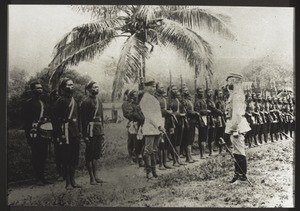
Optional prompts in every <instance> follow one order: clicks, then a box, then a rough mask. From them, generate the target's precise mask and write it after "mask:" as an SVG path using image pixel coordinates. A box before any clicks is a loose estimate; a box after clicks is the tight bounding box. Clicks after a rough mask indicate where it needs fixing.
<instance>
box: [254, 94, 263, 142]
mask: <svg viewBox="0 0 300 211" xmlns="http://www.w3.org/2000/svg"><path fill="white" fill-rule="evenodd" d="M253 101H254V111H253V115H254V117H255V122H256V131H255V132H256V133H255V135H256V137H258V142H257V145H261V144H262V139H261V138H262V126H263V119H262V116H261V115H260V100H259V99H258V95H257V96H256V97H255V98H254V99H253ZM254 140H255V139H254Z"/></svg>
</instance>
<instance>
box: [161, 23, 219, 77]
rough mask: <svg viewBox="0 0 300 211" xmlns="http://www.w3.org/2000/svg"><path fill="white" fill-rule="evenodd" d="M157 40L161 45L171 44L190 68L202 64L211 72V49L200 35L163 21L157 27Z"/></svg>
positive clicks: (176, 24)
mask: <svg viewBox="0 0 300 211" xmlns="http://www.w3.org/2000/svg"><path fill="white" fill-rule="evenodd" d="M155 30H156V31H157V32H158V34H159V35H160V36H159V40H160V41H161V42H162V44H164V45H167V44H169V43H170V44H172V46H174V47H176V48H177V50H178V51H179V52H181V53H182V54H183V56H184V58H185V59H186V60H187V61H188V63H189V64H190V66H192V67H194V66H195V65H197V64H204V65H205V66H206V67H207V70H208V71H210V72H211V68H212V65H213V60H212V49H211V46H210V45H209V43H208V42H206V41H205V40H204V39H203V38H202V37H201V36H200V35H198V34H197V33H195V32H194V31H193V30H191V29H189V28H186V27H184V26H182V25H181V24H179V23H177V22H175V21H171V20H167V19H163V20H162V24H161V25H160V26H157V27H156V28H155Z"/></svg>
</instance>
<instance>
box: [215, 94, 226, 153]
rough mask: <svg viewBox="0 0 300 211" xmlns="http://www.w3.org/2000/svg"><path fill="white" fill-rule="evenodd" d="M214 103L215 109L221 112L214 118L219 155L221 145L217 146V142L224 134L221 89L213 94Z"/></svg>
mask: <svg viewBox="0 0 300 211" xmlns="http://www.w3.org/2000/svg"><path fill="white" fill-rule="evenodd" d="M215 103H216V108H217V109H218V110H219V111H221V112H222V114H220V113H219V114H218V116H217V118H216V139H215V140H216V141H217V144H218V146H219V153H221V152H222V145H220V144H219V142H218V140H219V139H220V138H224V133H225V101H224V96H223V91H222V90H221V89H219V90H216V92H215Z"/></svg>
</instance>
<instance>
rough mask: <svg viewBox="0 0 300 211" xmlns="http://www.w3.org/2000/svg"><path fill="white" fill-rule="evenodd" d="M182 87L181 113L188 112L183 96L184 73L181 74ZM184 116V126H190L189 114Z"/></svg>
mask: <svg viewBox="0 0 300 211" xmlns="http://www.w3.org/2000/svg"><path fill="white" fill-rule="evenodd" d="M180 87H181V104H182V106H181V109H180V113H184V114H186V113H187V110H186V108H185V105H184V97H183V82H182V75H180ZM182 118H183V127H184V126H185V125H186V127H189V123H188V120H187V116H186V115H185V116H184V117H182Z"/></svg>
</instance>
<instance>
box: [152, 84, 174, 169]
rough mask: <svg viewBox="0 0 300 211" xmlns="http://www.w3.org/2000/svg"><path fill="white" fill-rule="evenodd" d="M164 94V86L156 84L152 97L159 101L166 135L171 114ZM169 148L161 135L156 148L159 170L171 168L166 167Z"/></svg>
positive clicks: (165, 139)
mask: <svg viewBox="0 0 300 211" xmlns="http://www.w3.org/2000/svg"><path fill="white" fill-rule="evenodd" d="M164 94H165V90H164V86H163V85H162V83H157V84H156V92H155V93H154V96H155V97H156V99H157V100H158V101H159V104H160V108H161V114H162V117H163V118H164V120H165V125H164V128H165V130H166V132H167V133H168V132H169V125H170V123H171V122H170V121H171V119H170V118H171V116H170V114H171V113H172V111H171V110H168V103H167V99H166V98H165V96H164ZM169 148H170V144H169V142H168V141H167V138H166V137H165V135H162V136H161V139H160V143H159V146H158V157H159V169H160V170H164V169H171V168H172V167H170V166H168V165H167V154H168V149H169Z"/></svg>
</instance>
